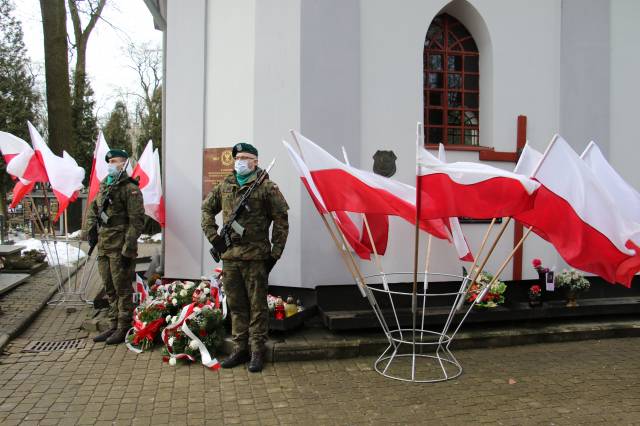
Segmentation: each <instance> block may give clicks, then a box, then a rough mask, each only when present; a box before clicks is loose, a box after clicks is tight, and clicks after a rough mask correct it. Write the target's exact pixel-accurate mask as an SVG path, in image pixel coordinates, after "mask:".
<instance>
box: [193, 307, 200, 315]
mask: <svg viewBox="0 0 640 426" xmlns="http://www.w3.org/2000/svg"><path fill="white" fill-rule="evenodd" d="M201 310H202V309H200V308H198V307H197V306H196V307H195V308H193V312H195V313H196V314H197V313H199V312H200V311H201Z"/></svg>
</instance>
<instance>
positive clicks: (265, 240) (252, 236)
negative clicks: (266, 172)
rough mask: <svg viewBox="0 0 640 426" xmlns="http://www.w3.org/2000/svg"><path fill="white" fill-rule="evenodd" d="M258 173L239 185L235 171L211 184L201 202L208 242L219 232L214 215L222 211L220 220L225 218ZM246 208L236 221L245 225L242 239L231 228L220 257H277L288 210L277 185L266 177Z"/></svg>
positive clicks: (286, 228)
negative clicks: (227, 242) (230, 244)
mask: <svg viewBox="0 0 640 426" xmlns="http://www.w3.org/2000/svg"><path fill="white" fill-rule="evenodd" d="M259 173H262V170H260V169H258V170H257V173H254V175H253V176H252V177H251V178H250V179H249V180H248V181H247V182H246V183H245V184H244V185H243V186H242V187H240V185H239V184H238V181H237V180H236V176H235V174H231V175H229V176H227V177H226V178H225V180H224V181H222V182H220V183H218V184H217V185H215V186H214V187H213V189H212V190H211V192H210V193H209V195H207V198H205V200H204V202H203V203H202V230H203V231H204V234H205V236H206V237H207V239H208V240H209V241H213V239H214V238H215V237H216V235H217V234H218V225H217V224H216V215H217V214H218V213H219V212H220V211H222V220H223V222H225V223H226V221H227V218H228V217H229V215H230V214H231V213H232V212H233V209H234V208H235V206H236V205H237V204H238V201H239V200H240V197H242V194H243V193H244V192H245V191H246V190H247V189H249V187H250V186H251V185H252V184H253V182H254V181H255V180H256V177H257V176H258V174H259ZM248 206H249V210H244V211H243V212H242V213H241V214H240V215H239V217H238V223H239V224H240V225H242V226H243V227H244V228H245V231H244V236H243V237H242V238H241V237H240V235H238V234H237V233H236V232H235V231H233V230H232V231H231V241H232V246H231V247H230V248H229V249H228V250H227V251H226V252H224V254H223V255H222V259H223V260H266V259H268V258H269V256H271V257H274V258H276V259H279V258H280V256H281V255H282V251H283V250H284V246H285V244H286V242H287V236H288V235H289V221H288V215H287V211H288V210H289V206H288V205H287V202H286V200H285V199H284V197H283V196H282V193H281V192H280V189H279V188H278V185H276V184H275V183H273V182H272V181H271V180H269V178H268V177H267V178H266V179H265V180H264V181H263V182H262V184H261V185H260V186H258V187H257V188H256V189H255V190H254V191H253V193H252V194H251V197H250V198H249V202H248ZM272 222H273V230H272V232H271V241H272V243H273V247H272V246H271V243H269V227H270V226H271V223H272Z"/></svg>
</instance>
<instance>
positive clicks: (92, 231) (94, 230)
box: [87, 158, 129, 257]
mask: <svg viewBox="0 0 640 426" xmlns="http://www.w3.org/2000/svg"><path fill="white" fill-rule="evenodd" d="M127 166H129V159H128V158H127V161H125V163H124V166H123V167H122V170H120V172H119V173H118V176H117V177H116V180H115V181H114V182H113V185H109V187H108V188H107V192H106V193H105V194H104V200H103V201H102V206H101V207H100V210H99V211H98V219H97V220H96V222H95V223H94V224H93V226H92V227H91V228H89V231H88V232H87V240H88V241H89V253H88V254H87V257H91V253H93V250H94V249H95V248H96V246H97V245H98V231H99V230H100V226H101V225H106V224H107V222H109V215H108V214H107V209H108V208H109V206H110V205H111V203H112V202H113V201H112V200H111V191H112V190H113V187H114V186H115V183H116V182H118V181H119V180H120V178H121V177H122V174H123V173H126V172H127Z"/></svg>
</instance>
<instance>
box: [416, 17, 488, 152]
mask: <svg viewBox="0 0 640 426" xmlns="http://www.w3.org/2000/svg"><path fill="white" fill-rule="evenodd" d="M479 61H480V54H479V52H478V48H477V45H476V43H475V40H474V39H473V36H472V35H471V33H470V32H469V31H468V30H467V28H466V27H465V26H464V25H463V24H462V23H461V22H460V21H458V20H457V19H456V18H454V17H452V16H450V15H448V14H441V15H438V16H436V17H435V18H434V19H433V21H432V22H431V25H430V26H429V29H428V30H427V36H426V38H425V44H424V52H423V75H424V87H423V94H424V123H425V143H426V144H428V145H432V144H437V143H443V144H444V145H449V146H480V139H479V132H480V123H479V117H480V69H479Z"/></svg>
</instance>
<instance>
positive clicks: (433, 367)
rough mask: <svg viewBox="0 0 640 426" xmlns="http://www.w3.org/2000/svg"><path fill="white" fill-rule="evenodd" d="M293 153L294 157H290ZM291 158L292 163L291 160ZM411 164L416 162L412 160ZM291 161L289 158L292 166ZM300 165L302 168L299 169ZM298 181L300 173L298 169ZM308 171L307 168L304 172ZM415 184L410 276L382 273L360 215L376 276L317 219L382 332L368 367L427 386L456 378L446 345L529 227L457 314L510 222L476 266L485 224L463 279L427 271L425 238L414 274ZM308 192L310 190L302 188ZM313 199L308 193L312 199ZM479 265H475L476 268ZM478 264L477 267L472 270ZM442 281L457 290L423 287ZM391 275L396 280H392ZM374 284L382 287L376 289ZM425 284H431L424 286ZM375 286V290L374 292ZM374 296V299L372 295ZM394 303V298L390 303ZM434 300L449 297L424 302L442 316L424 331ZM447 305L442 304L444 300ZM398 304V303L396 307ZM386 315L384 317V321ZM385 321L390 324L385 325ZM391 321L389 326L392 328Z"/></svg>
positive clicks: (328, 221)
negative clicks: (407, 286) (405, 320)
mask: <svg viewBox="0 0 640 426" xmlns="http://www.w3.org/2000/svg"><path fill="white" fill-rule="evenodd" d="M291 135H292V136H293V139H294V141H295V143H296V145H297V147H298V151H299V152H300V154H299V157H300V161H302V163H304V154H303V151H302V149H301V148H300V142H299V141H298V137H297V136H298V134H297V133H296V132H295V131H293V130H292V131H291ZM422 140H424V135H423V133H422V125H421V123H419V124H418V144H417V145H418V147H420V146H421V145H420V143H421V141H422ZM296 155H298V154H294V157H295V156H296ZM292 159H294V158H293V157H292ZM416 160H417V159H416ZM296 161H297V160H296V159H294V162H296ZM345 162H346V163H347V164H348V159H347V158H346V155H345ZM305 167H306V165H305ZM417 167H418V163H417V162H416V168H417ZM300 172H301V177H302V173H304V171H303V170H300ZM307 172H308V170H307ZM419 182H420V180H418V185H417V188H416V196H417V197H416V198H417V199H416V206H417V208H416V221H415V223H416V224H415V253H414V262H413V263H414V265H413V266H414V268H413V272H393V273H385V272H384V270H383V268H382V264H381V260H380V257H379V254H378V252H377V250H376V244H375V242H374V241H373V236H372V233H371V230H370V227H369V223H368V221H367V220H366V216H363V223H364V225H365V228H366V230H367V234H368V236H369V242H370V244H371V247H372V251H373V254H374V259H375V264H376V266H377V268H378V271H379V273H378V274H375V275H369V276H366V277H365V276H364V275H363V274H362V272H361V270H360V266H359V263H358V262H357V261H356V259H355V257H354V255H353V253H352V252H351V250H349V248H348V247H349V245H348V243H347V239H346V237H345V235H344V234H343V232H342V229H341V228H340V226H338V224H337V222H336V217H335V213H332V212H329V211H321V210H320V209H318V210H319V213H320V217H321V218H322V221H323V223H324V225H325V227H326V229H327V231H328V232H329V235H330V236H331V238H332V240H333V242H334V244H335V246H336V249H337V250H338V252H339V253H340V255H341V257H342V260H343V261H344V263H345V266H346V268H347V270H348V271H349V273H350V274H351V276H352V277H353V279H354V281H355V283H356V286H357V287H358V289H359V290H360V292H361V294H362V297H364V298H366V299H367V301H368V302H369V304H370V305H371V308H372V310H373V313H374V314H375V316H376V318H377V319H378V322H379V323H380V326H381V328H382V331H383V332H384V334H385V337H386V338H387V340H388V342H389V346H388V347H387V348H386V349H385V350H384V351H383V352H382V354H381V355H380V356H379V357H378V359H377V360H376V361H375V362H374V369H375V370H376V371H377V372H378V373H380V374H381V375H383V376H384V377H388V378H390V379H394V380H401V381H406V382H416V383H433V382H441V381H446V380H451V379H454V378H456V377H458V376H460V375H461V374H462V365H461V364H460V362H458V360H457V359H456V357H455V356H454V355H453V353H452V352H451V349H450V346H451V343H452V342H453V341H454V339H455V336H456V334H457V333H458V331H459V330H460V328H461V326H462V324H463V323H464V321H465V320H466V318H467V317H468V315H469V313H470V312H471V310H472V309H473V307H474V306H475V305H476V303H478V301H480V300H482V299H483V298H484V296H485V295H486V294H487V292H488V291H489V289H490V288H491V286H492V285H493V284H494V283H495V282H496V280H497V279H498V278H499V276H500V274H501V273H502V271H503V270H504V268H505V267H506V265H507V264H508V262H510V260H511V258H512V257H513V255H514V254H515V252H516V251H517V250H518V248H519V247H520V246H521V245H522V243H523V242H524V240H525V239H526V238H527V236H528V235H529V233H530V232H531V228H529V229H528V231H527V233H526V234H525V235H524V236H523V237H522V239H521V240H520V242H519V243H518V244H517V245H516V246H515V247H514V249H513V251H512V252H511V254H510V255H509V256H508V257H507V258H506V259H505V261H504V262H503V263H502V265H501V266H500V268H499V269H498V270H497V271H496V274H495V275H494V278H493V279H492V280H491V281H490V282H485V283H483V285H482V286H481V287H480V289H479V292H478V296H477V297H476V298H475V299H474V300H473V301H472V302H471V303H470V305H469V306H468V308H467V309H466V311H465V312H463V310H462V307H463V306H464V301H465V298H466V295H467V294H468V291H469V289H470V288H471V287H472V286H473V285H474V283H476V282H477V280H478V278H479V277H480V274H481V273H482V270H483V268H484V266H485V265H486V263H487V261H488V260H489V258H490V257H491V255H492V253H493V252H494V250H495V248H496V245H497V244H498V241H499V240H500V238H501V237H502V235H503V233H504V231H505V229H506V227H507V225H508V224H509V222H510V220H511V218H507V220H505V221H504V222H503V225H502V227H501V229H500V230H499V231H498V233H497V235H496V237H495V239H494V241H493V243H492V245H491V247H490V248H489V250H488V253H487V254H486V256H484V258H483V260H482V261H481V262H479V258H480V256H481V254H482V252H483V250H484V247H485V244H486V242H487V239H488V237H489V234H490V232H491V230H492V228H493V225H494V224H495V222H496V219H495V218H494V219H493V220H492V221H491V223H490V225H489V226H488V227H487V230H486V232H485V235H484V237H483V240H482V243H481V245H480V248H479V250H478V252H477V254H476V258H475V260H474V263H473V266H472V267H471V270H470V273H469V275H467V276H460V275H453V274H444V273H434V272H429V257H430V253H431V239H429V243H428V245H427V261H426V267H425V272H424V273H422V272H418V248H419V240H420V238H419V235H420V230H419V223H420V216H419V212H420V208H419V206H420V187H419ZM308 191H310V194H311V191H312V190H311V189H309V188H308ZM315 196H317V197H320V194H315ZM313 197H314V195H312V198H313ZM478 264H479V265H478ZM476 266H478V267H476ZM408 275H412V276H413V287H412V291H410V292H408V291H398V290H393V289H392V288H391V286H390V285H389V281H393V282H401V283H402V282H407V280H406V276H408ZM418 276H422V277H423V291H422V293H418V291H417V287H418ZM434 276H438V277H445V278H449V279H455V280H460V281H461V282H460V286H459V287H458V289H457V291H445V292H437V291H434V290H435V289H436V287H437V285H440V283H438V282H435V283H429V280H430V278H431V277H434ZM393 277H396V278H397V279H392V278H393ZM380 282H381V283H382V286H380V285H379V284H380ZM430 284H431V285H430ZM380 287H381V288H380ZM376 296H378V297H376ZM407 297H411V321H412V325H411V327H410V328H407V327H403V326H402V325H401V320H400V318H401V312H399V311H398V308H397V306H406V304H402V303H400V302H401V300H399V299H400V298H402V299H403V300H406V298H407ZM394 298H395V299H398V300H396V301H394ZM434 298H449V300H446V301H445V303H444V304H429V309H433V310H434V311H436V310H437V311H438V312H437V313H438V314H442V313H445V314H446V318H445V321H444V325H443V326H442V328H441V329H438V330H429V329H426V328H425V327H424V322H425V317H426V316H427V301H428V300H433V299H434ZM419 299H422V320H421V324H420V326H419V327H418V326H417V320H418V300H419ZM387 301H388V302H389V303H388V306H390V308H391V309H390V311H391V312H390V313H391V315H388V313H389V311H387V314H385V312H384V311H383V310H382V308H381V306H385V305H387ZM449 301H450V302H451V304H450V305H448V304H447V303H448V302H449ZM396 302H398V303H396ZM387 317H390V321H389V322H388V321H387ZM456 322H457V325H456V326H455V329H453V332H450V330H451V329H452V327H453V325H454V324H455V323H456ZM390 323H391V325H390ZM393 323H395V324H393Z"/></svg>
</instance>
